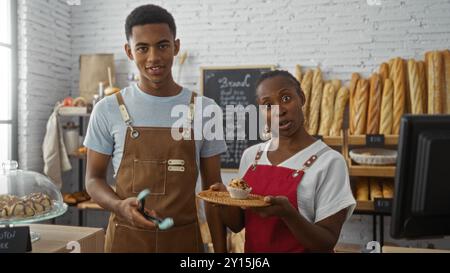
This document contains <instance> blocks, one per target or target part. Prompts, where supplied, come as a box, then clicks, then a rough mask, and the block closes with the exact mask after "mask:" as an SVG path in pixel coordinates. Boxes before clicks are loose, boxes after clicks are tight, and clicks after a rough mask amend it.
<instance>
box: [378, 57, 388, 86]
mask: <svg viewBox="0 0 450 273" xmlns="http://www.w3.org/2000/svg"><path fill="white" fill-rule="evenodd" d="M379 73H380V78H381V86H384V82H385V81H386V79H389V64H387V63H382V64H381V66H380V70H379Z"/></svg>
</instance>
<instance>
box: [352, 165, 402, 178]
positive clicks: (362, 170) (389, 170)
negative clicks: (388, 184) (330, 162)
mask: <svg viewBox="0 0 450 273" xmlns="http://www.w3.org/2000/svg"><path fill="white" fill-rule="evenodd" d="M348 169H349V170H350V176H364V177H391V178H393V177H395V169H396V167H395V166H362V165H353V166H349V167H348Z"/></svg>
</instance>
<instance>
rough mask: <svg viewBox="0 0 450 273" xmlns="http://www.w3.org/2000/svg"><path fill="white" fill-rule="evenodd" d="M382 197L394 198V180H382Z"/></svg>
mask: <svg viewBox="0 0 450 273" xmlns="http://www.w3.org/2000/svg"><path fill="white" fill-rule="evenodd" d="M383 198H394V182H393V181H389V180H385V181H383Z"/></svg>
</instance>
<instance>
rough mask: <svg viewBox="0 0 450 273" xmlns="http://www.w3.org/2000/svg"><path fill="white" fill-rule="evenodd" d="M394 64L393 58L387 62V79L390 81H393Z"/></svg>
mask: <svg viewBox="0 0 450 273" xmlns="http://www.w3.org/2000/svg"><path fill="white" fill-rule="evenodd" d="M394 62H395V58H392V59H390V60H389V63H388V65H389V79H391V80H392V81H393V80H394Z"/></svg>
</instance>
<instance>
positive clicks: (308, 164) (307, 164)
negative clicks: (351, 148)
mask: <svg viewBox="0 0 450 273" xmlns="http://www.w3.org/2000/svg"><path fill="white" fill-rule="evenodd" d="M330 150H331V148H330V147H328V146H327V147H325V148H323V149H322V150H320V151H319V152H317V153H316V154H315V155H313V156H311V157H310V158H309V159H308V160H307V161H306V162H305V163H304V164H303V166H302V168H300V169H298V170H296V171H295V172H294V174H293V175H292V176H293V177H297V176H299V175H300V172H304V171H306V170H307V169H309V168H311V166H312V165H314V163H316V161H317V159H318V158H319V157H320V156H322V155H323V154H324V153H326V152H328V151H330Z"/></svg>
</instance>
